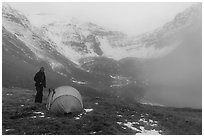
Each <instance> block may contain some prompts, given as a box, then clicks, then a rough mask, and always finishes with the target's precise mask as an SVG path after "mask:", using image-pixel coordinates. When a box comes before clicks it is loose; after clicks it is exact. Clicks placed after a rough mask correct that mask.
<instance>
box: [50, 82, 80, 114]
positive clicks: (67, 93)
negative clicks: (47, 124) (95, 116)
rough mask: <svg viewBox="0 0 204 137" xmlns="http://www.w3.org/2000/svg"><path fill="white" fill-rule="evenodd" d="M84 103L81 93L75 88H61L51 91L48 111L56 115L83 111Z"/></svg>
mask: <svg viewBox="0 0 204 137" xmlns="http://www.w3.org/2000/svg"><path fill="white" fill-rule="evenodd" d="M82 108H83V102H82V98H81V95H80V93H79V92H78V91H77V90H76V89H75V88H73V87H70V86H61V87H58V88H56V89H55V90H53V91H51V92H50V94H49V96H48V99H47V109H48V110H50V111H51V112H54V113H69V112H77V111H81V110H82Z"/></svg>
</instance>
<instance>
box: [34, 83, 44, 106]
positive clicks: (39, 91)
mask: <svg viewBox="0 0 204 137" xmlns="http://www.w3.org/2000/svg"><path fill="white" fill-rule="evenodd" d="M36 91H37V93H36V96H35V103H42V97H43V86H36Z"/></svg>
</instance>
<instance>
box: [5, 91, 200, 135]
mask: <svg viewBox="0 0 204 137" xmlns="http://www.w3.org/2000/svg"><path fill="white" fill-rule="evenodd" d="M85 92H86V93H85ZM81 94H82V98H83V103H84V108H92V109H93V111H91V112H87V113H86V112H82V116H81V118H80V119H75V118H76V116H77V115H79V114H71V115H67V116H55V115H53V114H51V113H49V112H48V111H47V110H46V109H45V105H44V104H45V102H46V97H47V93H46V92H45V93H44V104H43V105H42V106H40V107H38V108H36V107H35V106H34V104H33V102H34V95H35V91H32V90H26V89H21V88H12V89H11V88H3V92H2V105H3V106H2V113H3V114H2V134H3V135H5V134H13V135H19V134H28V135H36V134H37V135H41V134H59V135H63V134H74V135H75V134H86V135H87V134H103V135H111V134H126V135H127V134H135V133H136V132H137V131H133V130H131V129H129V128H124V126H122V125H119V124H117V123H116V122H125V121H130V122H131V121H132V122H133V121H139V119H140V118H141V115H144V116H143V117H144V118H145V119H146V120H148V119H152V120H156V121H158V126H156V127H151V126H148V125H145V124H144V123H142V122H139V124H135V125H134V127H136V128H138V129H139V126H144V127H145V129H148V128H151V129H152V128H154V129H157V130H162V134H202V111H201V110H197V109H188V108H183V109H178V108H164V107H152V106H148V105H141V104H132V103H131V102H127V101H125V100H123V99H119V98H114V97H110V96H108V95H106V94H101V93H98V94H96V93H95V94H93V93H88V91H83V92H81ZM95 103H98V104H95ZM22 105H24V106H22ZM36 111H40V112H44V113H45V114H44V115H45V117H39V116H40V114H34V113H33V112H36ZM147 114H148V115H147ZM118 115H122V117H118ZM32 116H36V118H31V117H32ZM8 129H10V130H8Z"/></svg>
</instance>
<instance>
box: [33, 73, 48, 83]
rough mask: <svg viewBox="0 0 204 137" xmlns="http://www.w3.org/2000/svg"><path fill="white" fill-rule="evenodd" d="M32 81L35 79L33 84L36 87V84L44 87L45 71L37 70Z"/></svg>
mask: <svg viewBox="0 0 204 137" xmlns="http://www.w3.org/2000/svg"><path fill="white" fill-rule="evenodd" d="M34 81H35V86H36V87H38V86H43V87H46V77H45V73H44V72H41V71H39V72H37V73H36V74H35V77H34Z"/></svg>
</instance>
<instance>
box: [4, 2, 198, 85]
mask: <svg viewBox="0 0 204 137" xmlns="http://www.w3.org/2000/svg"><path fill="white" fill-rule="evenodd" d="M200 22H201V5H200V4H197V5H194V6H192V7H190V8H188V9H187V10H185V11H184V12H181V13H179V14H178V15H177V16H176V17H175V18H174V19H173V20H172V21H171V22H168V23H166V24H164V25H163V26H161V27H160V28H158V29H156V30H155V31H153V32H148V33H145V34H141V35H138V36H129V35H127V34H124V33H122V32H118V31H112V30H109V29H106V28H104V27H102V26H99V25H97V24H94V23H91V22H75V21H72V20H70V21H58V22H53V23H49V24H47V25H44V26H42V27H41V28H38V27H35V26H33V25H32V24H31V22H30V21H29V20H28V19H27V18H26V17H25V16H24V15H23V14H22V13H21V12H19V11H17V10H15V9H13V8H12V7H10V6H9V5H8V4H5V3H4V4H3V7H2V29H3V30H2V31H3V35H2V39H3V48H2V49H3V62H6V60H9V59H10V58H9V57H10V56H12V55H15V56H18V58H19V60H22V61H25V62H27V63H28V64H33V66H40V65H42V64H44V65H47V66H48V67H49V68H50V73H56V75H59V76H61V77H64V78H66V79H69V80H68V81H70V82H74V83H78V84H79V83H86V84H87V83H89V84H90V83H92V82H94V84H92V85H94V86H95V85H96V83H97V84H99V85H100V86H102V85H103V86H107V87H114V85H117V86H118V85H120V84H118V83H128V84H129V83H135V79H132V77H133V75H132V74H133V70H132V69H130V68H126V67H125V65H124V64H126V62H127V60H126V58H138V59H140V60H145V59H149V58H158V57H162V56H165V55H167V54H169V53H171V52H172V51H173V50H174V49H176V48H177V47H178V46H179V45H180V43H182V41H183V39H182V34H184V33H185V32H186V31H192V30H195V29H196V27H197V26H199V25H201V24H199V23H200ZM6 58H9V59H6ZM11 60H14V58H12V59H11ZM13 62H14V61H13ZM25 62H24V63H25ZM37 64H38V65H37ZM139 64H141V63H139ZM7 65H8V64H7ZM7 65H5V64H4V66H5V68H6V67H7ZM136 66H137V65H136ZM142 69H143V67H141V68H138V71H141V70H142ZM4 70H5V69H4ZM5 71H6V70H5ZM134 71H135V70H134ZM127 72H128V73H127ZM141 74H142V73H141ZM135 77H137V75H134V78H135ZM90 81H91V82H90ZM127 81H131V82H127ZM122 85H124V84H122ZM125 85H126V84H125Z"/></svg>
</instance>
